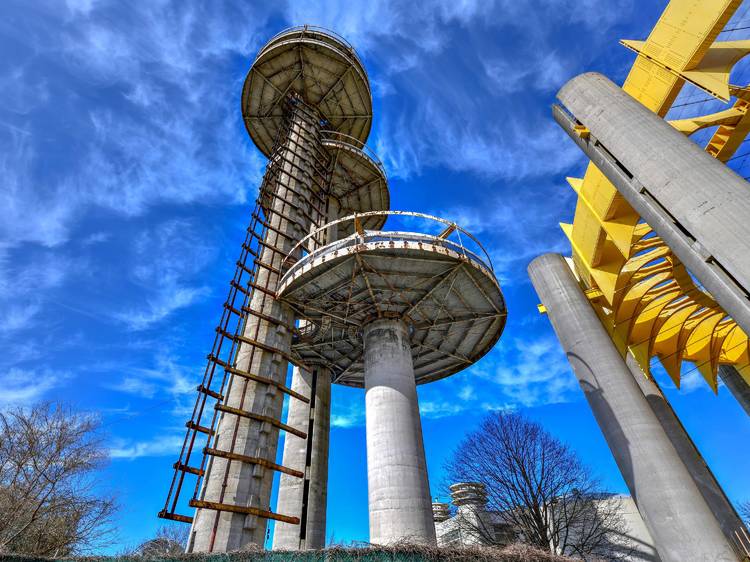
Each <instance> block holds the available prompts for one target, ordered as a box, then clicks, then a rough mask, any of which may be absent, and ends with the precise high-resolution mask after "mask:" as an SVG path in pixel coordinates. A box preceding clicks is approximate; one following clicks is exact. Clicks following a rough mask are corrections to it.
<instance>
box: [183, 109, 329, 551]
mask: <svg viewBox="0 0 750 562" xmlns="http://www.w3.org/2000/svg"><path fill="white" fill-rule="evenodd" d="M319 128H320V121H319V118H315V116H313V115H311V114H309V113H308V112H306V110H304V109H303V108H300V109H298V110H297V111H295V113H294V115H293V116H292V125H291V129H290V132H289V135H288V138H287V139H286V141H285V144H284V145H283V147H282V148H281V152H280V156H282V157H283V162H284V163H283V164H282V171H281V173H280V174H279V176H278V178H277V180H276V182H275V186H274V189H275V192H274V196H273V197H272V199H271V208H272V209H273V212H271V213H269V214H270V216H269V217H268V221H269V223H270V225H271V228H270V229H269V230H268V232H267V234H266V239H265V242H266V244H267V246H264V247H263V250H262V252H261V253H260V257H259V260H260V261H261V262H262V263H264V264H268V265H270V266H271V267H272V268H273V269H268V268H263V267H261V268H259V270H258V274H257V276H256V278H255V280H254V282H255V283H256V284H258V285H260V286H263V287H268V289H269V290H270V291H275V290H276V287H277V285H278V281H279V279H278V273H276V272H275V271H278V270H279V269H280V268H281V263H282V260H283V258H284V257H285V255H286V254H287V253H288V252H290V251H291V250H292V248H293V246H294V244H295V243H296V241H298V240H300V239H301V238H302V237H303V236H304V234H306V232H307V231H308V230H309V218H308V217H307V216H306V215H305V214H303V212H304V211H305V210H309V208H310V205H311V203H310V200H309V198H310V197H311V190H312V179H313V177H315V171H314V170H313V168H312V163H311V162H310V160H309V158H310V156H309V155H310V154H312V153H313V152H314V151H315V150H316V148H317V146H316V143H317V145H319V140H317V139H318V134H319V133H318V132H317V130H318V129H319ZM285 200H286V201H289V202H292V203H293V204H294V207H293V206H292V205H290V203H288V202H286V201H285ZM307 212H309V211H307ZM300 225H304V228H302V227H301V226H300ZM271 247H276V248H278V249H279V251H278V252H277V251H274V250H272V249H271ZM249 306H250V308H251V309H252V310H257V311H259V312H261V313H263V314H264V315H267V316H270V317H271V318H274V319H276V320H278V321H279V323H278V324H276V323H271V322H269V321H267V320H265V319H262V318H259V317H257V316H249V317H248V320H247V323H246V325H245V329H244V335H245V336H247V337H249V338H251V339H254V340H257V341H260V342H261V343H263V344H265V345H267V346H270V347H271V348H276V349H280V350H281V351H282V352H284V353H287V354H288V353H289V352H290V351H291V344H292V333H291V331H290V330H289V329H288V328H287V327H288V326H291V325H292V324H293V314H292V311H291V310H290V309H289V307H288V306H287V305H285V304H283V303H281V302H279V301H276V300H275V299H273V298H271V297H270V296H268V295H267V294H266V293H264V292H262V291H254V292H253V294H252V297H251V300H250V303H249ZM253 349H254V350H255V351H254V352H253ZM236 366H237V368H238V369H241V370H245V371H249V372H251V373H262V374H263V375H264V376H268V377H273V378H275V379H276V380H277V381H279V382H284V381H285V380H286V374H287V362H286V360H285V359H283V358H282V357H281V356H280V355H279V354H273V353H270V352H268V351H263V350H261V349H259V348H254V347H253V346H250V345H244V344H243V345H241V346H240V348H239V352H238V354H237V359H236ZM225 396H226V398H225V401H224V403H225V404H226V405H228V406H231V407H235V408H240V409H243V410H247V411H253V412H256V413H261V414H264V415H267V416H270V417H272V418H275V419H280V418H281V408H282V402H283V400H282V399H283V396H282V395H281V392H280V391H278V390H277V389H276V388H275V387H274V386H271V385H266V384H260V383H255V382H253V381H250V380H247V379H242V378H239V377H234V379H233V382H232V383H231V384H230V386H229V387H228V388H227V389H226V391H225ZM278 434H279V430H278V429H276V428H274V427H273V426H271V425H270V424H267V423H260V422H258V421H255V420H250V419H248V418H244V417H242V418H238V417H237V416H235V415H234V414H228V413H223V414H222V415H221V417H220V418H219V420H218V422H217V438H216V440H215V445H214V446H215V447H216V448H217V449H219V450H223V451H232V450H233V451H234V452H236V453H239V454H242V455H247V456H254V457H263V458H266V459H274V458H275V457H276V448H277V446H278ZM272 483H273V471H271V470H269V469H265V468H263V467H261V466H259V465H253V464H248V463H244V462H238V461H233V462H230V461H228V460H226V459H223V458H218V457H211V458H210V461H209V463H208V466H207V470H206V476H205V478H204V480H203V489H202V490H201V493H200V499H201V500H205V501H211V502H220V503H228V504H232V505H239V506H252V507H258V508H260V509H266V510H268V509H270V497H271V485H272ZM266 523H267V521H266V520H265V519H263V518H259V517H256V516H254V515H245V514H241V513H231V512H218V511H214V510H209V509H198V510H196V513H195V519H194V521H193V527H192V529H191V536H190V541H189V544H188V552H226V551H231V550H241V549H243V548H246V547H248V546H250V545H253V544H255V545H262V544H263V543H264V541H265V535H266Z"/></svg>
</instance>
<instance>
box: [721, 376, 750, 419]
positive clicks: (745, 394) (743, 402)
mask: <svg viewBox="0 0 750 562" xmlns="http://www.w3.org/2000/svg"><path fill="white" fill-rule="evenodd" d="M719 378H720V379H721V382H723V383H724V384H725V385H726V386H727V388H728V389H729V392H731V393H732V396H734V399H735V400H737V402H739V404H740V406H742V409H743V410H745V412H746V413H747V415H749V416H750V385H748V384H747V382H746V381H745V379H744V378H742V375H740V374H739V372H738V371H737V369H735V368H734V367H732V366H731V365H719Z"/></svg>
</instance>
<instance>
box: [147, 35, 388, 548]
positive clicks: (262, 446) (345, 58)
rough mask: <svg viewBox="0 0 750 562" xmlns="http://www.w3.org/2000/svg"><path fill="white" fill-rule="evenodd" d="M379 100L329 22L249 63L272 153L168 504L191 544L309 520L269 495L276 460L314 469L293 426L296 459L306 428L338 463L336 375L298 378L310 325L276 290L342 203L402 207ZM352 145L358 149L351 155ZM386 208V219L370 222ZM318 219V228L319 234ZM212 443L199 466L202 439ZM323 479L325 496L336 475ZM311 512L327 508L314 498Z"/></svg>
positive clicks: (255, 133)
mask: <svg viewBox="0 0 750 562" xmlns="http://www.w3.org/2000/svg"><path fill="white" fill-rule="evenodd" d="M371 107H372V99H371V94H370V88H369V83H368V80H367V76H366V74H365V71H364V67H363V65H362V63H361V61H360V60H359V58H358V57H357V55H356V53H355V52H354V50H353V49H352V48H351V46H350V45H349V44H348V43H346V42H345V41H344V40H343V39H341V38H339V37H336V36H335V35H333V34H331V33H329V32H324V31H322V30H318V29H314V28H310V27H302V28H295V29H291V30H287V31H285V32H283V33H280V34H279V35H277V36H275V37H274V38H272V39H271V40H270V41H269V42H268V44H266V46H264V47H263V48H262V49H261V51H260V52H259V53H258V56H257V58H256V59H255V62H254V63H253V65H252V68H251V69H250V72H249V74H248V76H247V80H246V81H245V85H244V88H243V92H242V112H243V117H244V120H245V125H246V127H247V130H248V133H249V135H250V137H251V138H252V140H253V141H254V142H255V144H256V145H257V147H258V148H259V149H260V150H261V151H262V152H263V153H264V154H265V155H266V156H268V157H269V163H268V167H267V170H266V173H265V176H264V178H263V183H262V185H261V188H260V190H259V197H258V201H257V205H256V207H255V210H254V211H253V213H252V223H251V225H250V227H249V228H248V231H247V236H246V239H245V242H244V243H243V245H242V249H241V253H240V258H239V259H238V261H237V270H236V273H235V277H234V279H233V280H232V282H231V283H230V287H231V288H230V292H229V296H228V298H227V301H226V303H225V304H224V312H223V314H222V317H221V320H220V323H219V326H218V327H217V329H216V332H217V336H216V340H215V341H214V346H213V348H212V351H211V353H210V354H209V357H208V359H209V360H208V365H207V368H206V371H205V374H204V378H203V381H202V383H201V385H199V386H198V392H199V394H198V400H197V402H196V406H195V409H194V412H193V416H192V418H191V420H190V421H189V422H188V423H187V428H188V431H187V434H186V437H185V441H184V445H183V448H182V451H181V453H180V457H179V459H178V461H177V463H175V466H174V468H175V474H174V477H173V480H172V485H171V486H170V491H169V494H168V497H167V501H166V503H165V507H164V509H163V510H162V512H161V513H160V516H161V517H164V518H167V519H172V520H178V521H184V522H192V525H193V526H192V531H191V535H190V541H189V545H188V550H189V551H191V552H214V551H216V552H223V551H228V550H237V549H242V548H244V547H247V546H249V545H251V544H256V545H262V544H263V543H264V541H265V535H266V521H267V520H268V519H275V520H277V521H279V522H282V523H288V524H290V525H294V526H296V527H297V528H304V527H305V525H304V524H303V525H300V523H301V517H300V516H301V512H300V510H299V509H294V510H293V511H291V512H289V513H276V512H273V511H272V510H271V508H270V506H269V502H270V495H271V484H272V481H273V473H274V472H280V473H282V474H283V475H284V476H285V477H289V478H293V479H296V480H298V481H301V482H307V481H309V476H310V473H311V472H314V471H311V470H308V468H309V465H308V463H299V462H298V460H299V459H296V458H295V457H294V454H293V452H294V447H293V445H294V444H295V441H294V439H289V442H290V453H289V460H290V462H292V463H293V464H295V465H299V466H298V467H297V468H293V467H290V466H285V465H278V464H276V463H275V458H276V448H277V442H278V434H279V431H280V430H281V431H285V432H286V433H287V435H290V436H292V437H293V438H295V439H298V440H299V441H297V442H296V443H297V445H299V443H300V442H303V443H305V447H306V454H305V458H308V457H310V456H311V455H310V454H307V449H310V452H312V448H313V445H315V447H316V455H312V456H313V457H315V458H316V460H319V464H320V465H321V466H323V465H325V462H326V458H327V437H326V432H327V424H328V421H327V415H328V410H327V401H328V400H327V395H326V390H327V388H328V387H327V384H326V379H325V377H324V376H321V377H318V378H317V379H314V380H315V384H313V385H311V384H310V377H309V374H307V373H303V372H300V371H297V372H296V373H295V376H294V378H293V381H292V385H291V388H289V387H287V386H286V377H287V365H288V363H289V362H290V360H292V357H291V345H292V340H293V337H294V336H295V334H299V333H300V332H304V330H305V329H306V328H305V326H299V327H297V326H295V323H296V319H295V314H294V311H293V310H291V309H290V308H289V307H288V306H287V305H286V304H284V303H281V302H279V301H278V300H277V299H276V290H277V288H278V282H279V279H280V276H281V266H282V262H283V261H284V259H285V258H286V257H287V256H288V255H289V253H290V252H291V251H293V249H294V248H298V247H299V245H298V242H299V241H300V240H302V239H303V238H305V240H306V242H305V245H304V248H305V250H308V251H309V250H314V249H315V248H316V247H318V246H320V245H323V244H326V243H329V242H331V241H333V240H335V237H336V236H337V232H336V231H335V230H332V229H328V230H324V231H322V230H320V229H319V227H320V226H321V225H323V224H326V223H327V222H329V221H330V220H331V218H335V217H336V216H338V213H339V212H342V211H343V212H346V213H351V212H361V211H371V210H380V209H387V208H388V192H387V187H386V185H385V176H384V174H382V170H380V169H379V167H378V166H377V164H374V163H373V162H372V160H371V159H369V158H368V157H366V156H365V155H364V153H363V151H362V148H363V143H364V141H365V140H366V139H367V136H368V134H369V130H370V125H371ZM342 151H345V152H346V153H347V158H339V153H340V152H342ZM373 170H374V171H373ZM359 173H361V174H362V176H364V177H367V178H368V179H369V180H371V183H370V184H369V185H368V186H367V188H366V189H365V188H364V183H361V182H360V183H357V181H358V180H356V179H354V180H353V181H352V182H350V184H349V185H348V187H347V185H346V184H345V182H342V181H341V175H342V174H343V175H347V177H351V178H357V174H359ZM367 174H369V176H368V175H367ZM383 220H384V218H377V217H376V218H373V219H372V223H371V225H370V226H372V227H378V226H379V225H381V224H382V221H383ZM378 221H380V222H378ZM313 229H317V231H316V232H317V234H316V236H314V237H309V236H307V234H308V233H309V232H310V231H311V230H313ZM297 251H298V252H299V250H297ZM318 381H320V383H319V384H318ZM284 394H286V395H288V396H289V397H290V399H291V404H292V407H291V410H292V412H293V413H294V416H296V417H300V416H305V415H306V416H308V417H310V418H312V419H314V423H313V424H312V426H305V427H304V428H303V429H296V428H295V427H292V426H291V425H289V424H286V423H283V422H282V421H281V420H280V418H281V407H282V398H283V395H284ZM294 416H293V417H294ZM315 424H318V426H319V427H318V435H319V436H323V437H324V439H322V440H319V441H318V442H316V443H315V444H313V440H312V439H308V433H310V431H311V428H313V429H314V427H313V426H314V425H315ZM201 444H204V445H205V446H204V447H203V449H202V451H201V452H202V455H200V464H198V465H197V466H196V464H197V461H196V460H195V458H196V457H198V455H196V454H194V447H195V446H196V445H198V446H201ZM324 445H325V447H324ZM297 448H298V447H297ZM323 473H325V470H323ZM187 475H194V476H197V479H196V480H197V481H196V482H195V485H194V487H193V486H191V487H190V488H192V498H191V499H190V500H189V502H188V503H189V505H190V506H191V507H195V508H197V511H196V514H195V517H194V518H193V517H190V516H186V515H181V514H179V513H178V509H181V508H183V505H182V503H181V492H183V491H184V489H185V487H186V486H185V478H186V476H187ZM318 483H319V487H322V491H321V493H322V494H323V496H324V494H325V490H324V489H325V478H324V477H321V478H320V479H319V480H318ZM303 487H304V486H303ZM293 488H294V487H290V486H287V488H286V489H287V491H289V490H291V489H293ZM289 503H290V505H291V506H292V507H296V506H293V505H292V504H294V502H289ZM324 509H325V505H324V501H323V510H324ZM310 515H311V517H313V518H315V517H317V518H320V517H321V514H320V512H319V511H318V512H315V511H314V510H313V512H312V513H311V514H310ZM322 517H323V518H324V511H323V515H322ZM323 525H324V523H323ZM323 528H324V527H323Z"/></svg>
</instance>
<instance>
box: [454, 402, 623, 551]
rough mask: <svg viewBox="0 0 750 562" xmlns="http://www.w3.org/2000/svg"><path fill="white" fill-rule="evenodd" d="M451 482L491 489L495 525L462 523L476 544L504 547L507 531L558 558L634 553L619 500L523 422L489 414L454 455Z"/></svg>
mask: <svg viewBox="0 0 750 562" xmlns="http://www.w3.org/2000/svg"><path fill="white" fill-rule="evenodd" d="M446 474H447V477H448V479H449V480H450V482H479V483H482V484H484V485H485V487H486V492H487V510H488V511H489V512H490V513H491V514H493V518H491V519H490V518H488V517H487V516H483V517H480V516H472V514H471V513H468V514H465V515H464V516H463V517H460V518H459V519H460V521H459V522H458V524H459V525H462V526H463V529H462V532H463V533H467V532H468V533H474V535H475V537H476V538H478V539H479V542H482V543H484V544H497V543H498V542H499V541H500V540H506V541H507V533H506V537H505V538H503V539H499V538H498V537H497V533H496V530H497V529H498V528H503V527H504V528H506V529H507V528H511V529H513V530H514V532H515V534H516V537H517V539H518V540H520V541H521V542H524V543H527V544H530V545H533V546H535V547H538V548H542V549H545V550H549V551H551V552H552V553H556V554H570V555H577V556H580V557H582V558H584V559H587V558H591V557H598V556H606V557H607V558H608V559H613V558H616V557H617V556H618V555H619V554H621V555H626V554H629V553H630V552H632V549H631V546H630V543H629V541H628V540H627V538H626V537H627V535H626V531H627V529H626V525H625V521H624V519H623V518H622V516H621V515H620V511H619V503H618V501H617V498H613V497H612V496H611V495H610V494H604V493H602V490H601V489H600V487H599V484H598V482H597V481H596V479H595V478H593V477H592V475H591V474H590V472H589V470H588V469H587V468H586V467H585V466H584V465H583V464H582V463H581V462H580V460H579V459H578V457H577V456H576V454H575V453H574V452H573V451H572V450H571V449H569V448H568V447H567V446H566V445H565V444H564V443H562V442H561V441H559V440H558V439H556V438H555V437H553V436H552V435H551V434H549V433H548V432H547V431H546V430H545V429H544V428H543V427H542V426H541V425H539V424H537V423H535V422H532V421H530V420H528V419H526V418H524V417H523V416H522V415H521V414H518V413H505V412H500V413H493V414H490V415H489V416H488V417H487V418H485V419H484V420H483V422H482V423H481V425H480V427H479V428H478V429H477V430H476V431H474V432H472V433H471V434H469V435H468V436H467V437H466V438H465V439H464V440H463V441H462V442H461V444H460V445H459V446H458V448H457V449H456V451H454V453H453V456H452V457H451V458H450V460H449V461H448V463H447V465H446ZM463 511H465V510H463ZM475 542H476V541H475ZM618 553H619V554H618Z"/></svg>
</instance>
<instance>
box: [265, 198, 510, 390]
mask: <svg viewBox="0 0 750 562" xmlns="http://www.w3.org/2000/svg"><path fill="white" fill-rule="evenodd" d="M374 215H386V216H387V215H407V216H410V217H416V218H422V219H425V220H428V221H432V222H433V223H434V222H438V223H441V224H440V227H441V228H442V232H441V233H440V234H437V235H430V234H422V233H415V232H388V231H382V230H365V229H364V228H363V226H362V223H363V221H364V220H365V219H367V218H368V217H370V216H374ZM335 222H351V223H353V224H354V229H355V233H354V234H352V235H350V236H348V237H347V238H344V239H341V240H339V241H338V242H334V243H332V244H328V245H327V246H324V247H322V248H319V249H317V250H316V251H314V252H312V253H311V254H308V255H306V256H304V257H303V258H302V259H300V260H299V261H297V262H295V263H294V264H293V265H292V266H291V267H290V268H289V269H288V270H287V271H286V273H285V274H284V276H283V277H282V279H281V282H280V285H279V290H278V298H279V299H281V300H283V301H285V302H286V303H288V304H289V305H290V306H291V307H292V308H293V309H294V310H295V311H296V312H297V314H298V315H299V317H300V318H304V319H305V320H307V321H308V322H310V323H311V324H312V327H311V328H308V329H306V330H305V332H304V333H303V334H301V335H300V337H299V338H298V339H297V340H296V341H295V343H294V345H293V354H294V355H295V356H296V357H297V358H298V359H299V360H301V361H302V362H303V363H305V364H314V363H318V364H323V365H325V366H327V367H329V368H330V369H331V371H332V379H333V381H334V382H337V383H339V384H343V385H348V386H355V387H363V386H364V374H363V364H362V355H363V343H362V327H363V326H364V325H366V324H367V323H368V322H370V321H372V320H374V319H376V318H401V319H403V320H404V321H405V322H406V323H407V325H408V326H409V329H410V342H411V351H412V359H413V362H414V374H415V378H416V383H417V384H423V383H426V382H431V381H434V380H438V379H441V378H444V377H447V376H449V375H452V374H454V373H456V372H458V371H461V370H462V369H465V368H467V367H469V366H470V365H472V364H473V363H474V362H476V361H477V360H478V359H479V358H481V357H482V356H483V355H484V354H485V353H487V352H488V351H489V350H490V349H491V348H492V346H493V345H494V344H495V343H496V342H497V340H498V339H499V338H500V335H501V333H502V331H503V328H504V326H505V319H506V315H507V312H506V307H505V302H504V299H503V295H502V292H501V290H500V286H499V284H498V282H497V280H496V278H495V275H494V273H493V270H492V265H491V263H490V260H489V256H487V254H486V252H485V251H484V249H483V248H482V246H481V245H480V244H479V242H477V241H476V239H474V238H473V237H472V236H471V235H470V234H469V233H467V232H466V231H464V230H463V229H461V228H460V227H458V226H457V225H455V224H454V223H451V222H449V221H445V220H443V219H439V218H437V217H431V216H429V215H423V214H421V213H411V212H404V211H385V212H373V213H364V214H363V215H361V216H360V215H355V216H351V217H346V218H344V219H339V221H334V223H335ZM330 224H331V223H329V225H330ZM329 225H326V226H324V227H322V228H327V227H328V226H329ZM314 235H315V233H311V234H310V236H314ZM452 238H458V240H453V239H452ZM468 242H473V243H475V245H476V247H477V251H475V252H473V251H470V250H469V249H468V248H467V247H466V245H465V244H466V243H468ZM300 244H302V243H300ZM290 255H293V252H292V254H290Z"/></svg>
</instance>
